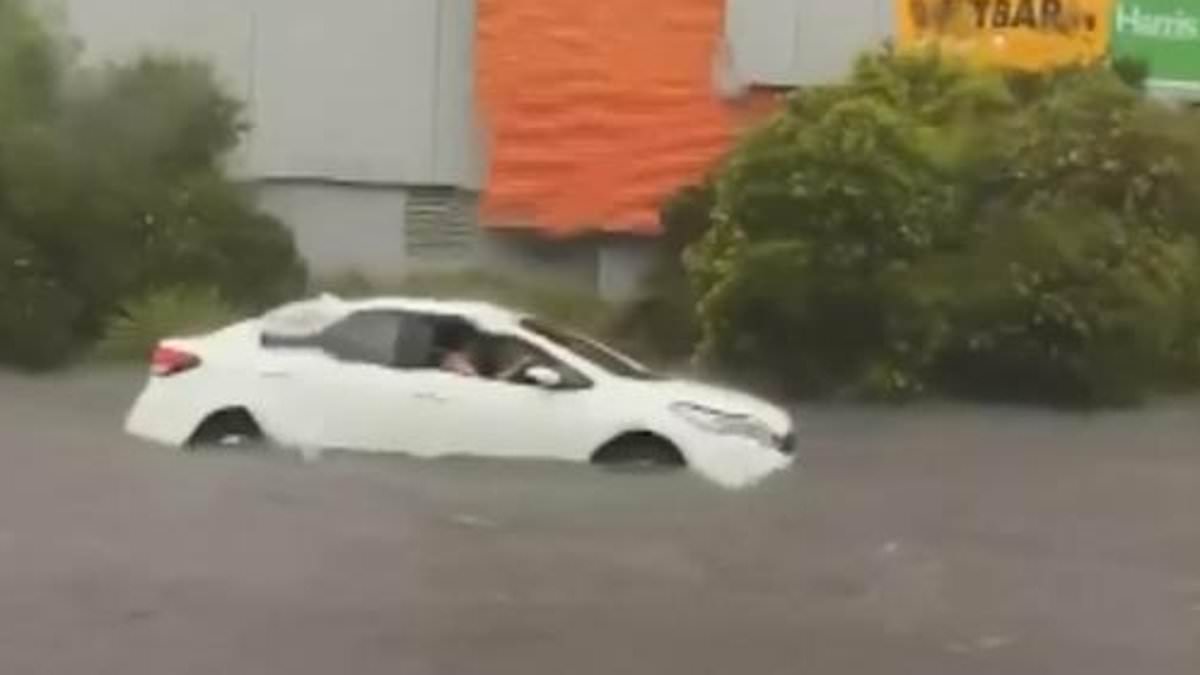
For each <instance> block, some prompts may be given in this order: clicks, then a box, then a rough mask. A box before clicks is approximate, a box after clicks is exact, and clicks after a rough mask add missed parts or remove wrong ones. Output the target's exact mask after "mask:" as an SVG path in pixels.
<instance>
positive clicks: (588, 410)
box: [126, 295, 795, 487]
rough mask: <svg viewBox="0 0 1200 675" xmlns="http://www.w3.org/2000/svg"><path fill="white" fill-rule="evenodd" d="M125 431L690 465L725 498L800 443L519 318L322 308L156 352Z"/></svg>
mask: <svg viewBox="0 0 1200 675" xmlns="http://www.w3.org/2000/svg"><path fill="white" fill-rule="evenodd" d="M126 430H127V431H128V432H130V433H131V434H134V435H136V436H139V437H142V438H146V439H149V440H152V441H156V442H159V443H164V444H168V445H173V446H180V447H188V446H194V445H203V444H211V443H221V442H223V441H231V440H237V439H250V438H253V439H259V438H261V439H266V440H270V441H271V442H274V443H279V444H281V445H285V446H291V447H295V448H299V449H300V450H302V451H304V452H306V453H319V452H320V451H322V450H353V451H363V452H399V453H406V454H411V455H416V456H422V457H433V456H446V455H476V456H485V457H526V458H549V459H565V460H574V461H591V462H595V463H600V464H620V465H624V464H654V465H668V466H688V467H691V468H693V469H694V470H696V471H698V472H700V473H701V474H703V475H705V476H707V477H708V478H710V479H712V480H715V481H717V482H719V483H721V484H722V485H726V486H729V487H741V486H745V485H748V484H751V483H754V482H756V481H757V480H759V479H761V478H763V477H764V476H766V475H768V474H770V473H771V472H773V471H775V470H777V469H780V468H782V467H785V466H787V465H788V464H789V463H790V461H791V456H792V453H793V450H794V448H793V446H794V444H795V436H794V434H793V427H792V420H791V417H790V416H789V415H788V414H787V413H786V412H785V411H784V410H782V409H781V408H779V407H776V406H774V405H771V404H769V403H766V402H764V401H761V400H759V399H756V398H754V397H752V396H749V395H746V394H742V393H738V392H734V391H729V390H726V389H721V388H717V387H713V386H709V385H704V384H700V383H695V382H687V381H682V380H676V379H669V378H666V377H663V376H660V375H658V374H656V373H654V372H652V371H650V370H649V369H647V368H645V367H644V366H642V365H640V364H639V363H638V362H637V361H635V360H634V359H632V358H629V357H627V356H625V355H623V354H621V353H619V352H618V351H616V350H614V349H611V348H609V347H607V346H604V345H602V344H601V343H599V342H597V341H595V340H592V339H590V338H587V337H585V336H582V335H579V334H577V333H574V332H571V331H567V330H563V329H560V328H558V327H555V326H553V325H551V324H549V323H546V322H543V321H541V320H538V319H536V318H533V317H530V316H528V315H525V314H522V313H520V312H515V311H510V310H508V309H504V308H502V307H498V306H495V305H491V304H486V303H477V302H446V301H437V300H423V299H411V298H379V299H371V300H361V301H347V300H342V299H339V298H336V297H333V296H328V295H327V296H322V297H319V298H316V299H312V300H305V301H301V302H298V303H294V304H290V305H286V306H284V307H282V308H280V309H278V310H275V311H272V312H269V313H267V314H266V315H264V316H262V317H259V318H255V319H250V320H247V321H243V322H241V323H237V324H235V325H232V326H229V327H227V328H224V329H222V330H219V331H216V332H214V333H212V334H209V335H204V336H199V337H188V338H171V339H167V340H164V341H162V342H161V343H160V344H159V345H158V347H157V349H156V350H155V351H154V354H153V356H152V363H151V373H150V377H149V381H148V383H147V385H146V387H145V389H144V391H143V392H142V393H141V395H140V396H139V398H138V400H137V402H136V403H135V404H134V406H133V409H132V411H131V412H130V414H129V417H128V419H127V421H126Z"/></svg>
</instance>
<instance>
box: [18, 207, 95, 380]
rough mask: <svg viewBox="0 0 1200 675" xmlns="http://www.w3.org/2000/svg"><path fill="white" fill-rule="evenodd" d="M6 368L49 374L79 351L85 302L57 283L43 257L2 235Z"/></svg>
mask: <svg viewBox="0 0 1200 675" xmlns="http://www.w3.org/2000/svg"><path fill="white" fill-rule="evenodd" d="M0 289H2V290H0V364H6V365H14V366H20V367H23V368H32V369H43V368H48V367H50V366H53V365H56V364H58V363H61V362H62V361H65V360H66V359H67V358H68V357H69V356H70V355H71V353H72V351H73V349H74V347H75V338H74V328H75V322H76V321H77V319H78V316H79V308H80V302H79V300H78V299H77V298H75V297H74V296H72V295H71V294H70V293H69V292H68V291H67V290H66V289H64V288H63V287H62V285H61V284H60V283H59V282H57V281H56V280H55V279H54V278H53V277H52V276H51V275H50V274H49V272H48V270H47V269H46V268H45V265H44V263H43V261H42V260H41V259H39V258H38V256H37V252H36V251H35V250H34V248H33V247H32V246H31V245H30V244H28V243H27V242H22V241H20V240H18V239H16V238H14V237H13V236H11V235H9V234H6V233H5V232H4V231H3V229H0Z"/></svg>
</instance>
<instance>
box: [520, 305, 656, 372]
mask: <svg viewBox="0 0 1200 675" xmlns="http://www.w3.org/2000/svg"><path fill="white" fill-rule="evenodd" d="M521 326H522V327H523V328H525V330H528V331H530V332H532V333H534V334H536V335H539V336H541V337H543V338H545V339H547V340H549V341H551V342H553V343H554V344H556V345H558V346H559V347H562V348H563V349H566V350H567V351H569V352H571V353H572V354H574V355H576V356H578V357H579V358H581V359H583V360H585V361H587V362H588V363H591V364H592V365H594V366H596V367H597V368H600V369H601V370H603V371H605V372H607V373H610V374H612V375H616V376H617V377H624V378H628V379H633V380H661V379H663V377H662V376H661V375H659V374H658V373H655V372H654V371H652V370H650V369H649V368H647V367H645V366H643V365H642V364H640V363H638V362H637V360H635V359H633V358H632V357H629V356H626V355H624V354H622V353H620V352H618V351H617V350H615V349H613V348H611V347H606V346H605V345H602V344H600V343H599V342H596V341H595V340H592V339H590V338H586V337H583V336H582V335H579V334H578V333H572V332H570V331H567V330H563V329H560V328H556V327H554V326H550V325H548V324H546V323H544V322H542V321H537V320H534V319H526V320H524V321H522V322H521Z"/></svg>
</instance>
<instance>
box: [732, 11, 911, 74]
mask: <svg viewBox="0 0 1200 675" xmlns="http://www.w3.org/2000/svg"><path fill="white" fill-rule="evenodd" d="M894 11H895V0H838V1H832V0H726V39H727V41H728V43H729V45H730V50H731V52H732V56H733V60H734V67H735V69H736V70H737V72H738V75H739V76H740V77H741V78H743V79H745V80H747V81H748V82H750V83H753V84H763V85H775V86H795V85H811V84H828V83H831V82H836V81H838V80H840V79H842V78H844V77H845V76H846V75H847V74H848V73H849V72H850V67H851V65H852V64H853V63H854V58H855V57H856V56H857V55H858V54H859V53H861V52H862V51H863V50H864V49H869V48H871V47H874V46H877V45H879V44H880V43H881V42H882V41H884V40H885V39H888V38H890V37H892V36H894V35H895V18H894V16H895V14H894Z"/></svg>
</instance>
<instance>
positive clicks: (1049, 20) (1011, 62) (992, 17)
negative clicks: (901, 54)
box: [896, 0, 1114, 70]
mask: <svg viewBox="0 0 1200 675" xmlns="http://www.w3.org/2000/svg"><path fill="white" fill-rule="evenodd" d="M1113 1H1114V0H896V2H897V5H898V6H897V8H896V9H897V11H896V16H897V19H898V21H899V26H898V29H897V38H898V40H899V46H900V47H901V48H904V49H907V48H914V47H923V46H931V45H934V46H938V47H940V48H942V49H945V50H947V51H950V52H955V53H960V54H963V55H964V56H966V57H968V58H970V59H974V60H978V61H980V62H983V63H985V64H989V65H995V66H1002V67H1009V68H1019V69H1023V70H1043V69H1048V68H1054V67H1057V66H1064V65H1070V64H1075V63H1089V62H1092V61H1095V60H1098V59H1101V58H1103V57H1104V56H1105V54H1107V52H1108V46H1109V40H1110V36H1111V31H1112V10H1113Z"/></svg>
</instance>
